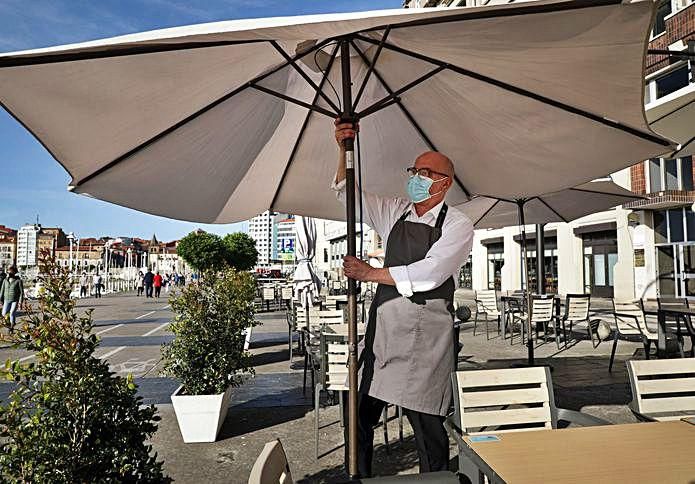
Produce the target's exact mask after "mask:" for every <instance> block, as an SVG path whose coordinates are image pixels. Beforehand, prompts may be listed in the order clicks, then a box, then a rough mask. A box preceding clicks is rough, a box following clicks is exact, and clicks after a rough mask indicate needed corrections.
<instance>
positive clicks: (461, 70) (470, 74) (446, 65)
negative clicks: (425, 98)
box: [355, 34, 671, 146]
mask: <svg viewBox="0 0 695 484" xmlns="http://www.w3.org/2000/svg"><path fill="white" fill-rule="evenodd" d="M355 37H356V38H358V39H359V40H362V41H364V42H368V43H370V44H376V43H377V42H378V41H376V40H374V39H371V38H369V37H365V36H363V35H360V34H356V35H355ZM384 48H386V49H389V50H392V51H394V52H398V53H399V54H404V55H407V56H410V57H413V58H415V59H419V60H422V61H425V62H429V63H430V64H434V65H436V66H440V67H444V68H446V69H449V70H451V71H453V72H455V73H457V74H461V75H463V76H467V77H470V78H472V79H476V80H478V81H481V82H485V83H487V84H490V85H493V86H495V87H499V88H501V89H504V90H505V91H509V92H513V93H514V94H518V95H520V96H524V97H528V98H530V99H534V100H536V101H539V102H542V103H544V104H548V105H550V106H553V107H555V108H558V109H562V110H563V111H567V112H569V113H572V114H576V115H579V116H582V117H585V118H587V119H590V120H592V121H596V122H598V123H601V124H604V125H606V126H609V127H611V128H614V129H618V130H621V131H624V132H626V133H629V134H631V135H633V136H636V137H639V138H642V139H644V140H647V141H650V142H652V143H656V144H659V145H662V146H670V144H671V143H670V142H668V141H666V140H664V139H662V138H660V137H658V136H655V135H653V134H649V133H645V132H643V131H640V130H639V129H636V128H632V127H630V126H627V125H624V124H620V123H619V122H617V121H613V120H611V119H608V118H605V117H603V116H600V115H598V114H594V113H591V112H589V111H585V110H584V109H581V108H577V107H575V106H571V105H569V104H565V103H563V102H561V101H557V100H555V99H551V98H549V97H546V96H543V95H541V94H538V93H535V92H532V91H528V90H526V89H523V88H521V87H518V86H514V85H512V84H508V83H506V82H503V81H500V80H498V79H493V78H491V77H488V76H485V75H483V74H479V73H477V72H474V71H471V70H469V69H464V68H463V67H459V66H456V65H454V64H449V63H447V62H444V61H441V60H439V59H435V58H433V57H429V56H427V55H424V54H420V53H418V52H415V51H411V50H408V49H404V48H402V47H398V46H396V45H393V44H389V43H388V42H385V43H384Z"/></svg>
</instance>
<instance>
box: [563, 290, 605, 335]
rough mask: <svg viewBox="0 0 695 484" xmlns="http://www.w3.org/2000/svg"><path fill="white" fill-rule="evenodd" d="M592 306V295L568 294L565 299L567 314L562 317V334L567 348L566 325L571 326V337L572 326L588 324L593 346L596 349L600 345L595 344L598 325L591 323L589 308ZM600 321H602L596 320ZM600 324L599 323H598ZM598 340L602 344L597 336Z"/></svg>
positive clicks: (587, 327) (587, 328)
mask: <svg viewBox="0 0 695 484" xmlns="http://www.w3.org/2000/svg"><path fill="white" fill-rule="evenodd" d="M590 306H591V295H590V294H567V296H566V297H565V314H564V315H563V316H562V320H561V322H562V334H563V337H564V340H565V346H567V333H566V331H565V330H566V324H567V323H568V322H569V325H570V331H569V333H570V336H571V335H572V326H573V325H575V324H579V323H586V330H587V333H588V334H589V339H591V344H592V345H593V347H594V348H596V347H597V346H598V343H594V333H596V327H595V326H596V325H595V324H593V322H590V321H589V308H590ZM595 321H600V320H595ZM596 324H598V323H596ZM596 338H597V340H598V342H599V343H600V342H601V339H600V338H599V337H598V335H597V337H596Z"/></svg>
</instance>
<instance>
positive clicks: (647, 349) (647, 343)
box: [643, 338, 652, 359]
mask: <svg viewBox="0 0 695 484" xmlns="http://www.w3.org/2000/svg"><path fill="white" fill-rule="evenodd" d="M643 343H644V353H645V356H646V357H647V359H649V356H650V355H649V353H651V351H650V350H651V347H652V342H651V341H649V340H648V339H647V338H644V341H643Z"/></svg>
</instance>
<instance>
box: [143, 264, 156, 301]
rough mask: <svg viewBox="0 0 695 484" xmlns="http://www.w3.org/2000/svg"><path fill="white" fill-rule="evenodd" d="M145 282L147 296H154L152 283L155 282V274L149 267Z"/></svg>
mask: <svg viewBox="0 0 695 484" xmlns="http://www.w3.org/2000/svg"><path fill="white" fill-rule="evenodd" d="M143 282H144V283H145V297H152V284H154V274H152V271H151V270H150V269H149V268H148V269H147V272H146V273H145V277H144V278H143Z"/></svg>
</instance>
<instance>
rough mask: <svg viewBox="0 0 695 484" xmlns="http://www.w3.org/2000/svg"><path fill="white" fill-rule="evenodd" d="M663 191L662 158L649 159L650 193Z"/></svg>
mask: <svg viewBox="0 0 695 484" xmlns="http://www.w3.org/2000/svg"><path fill="white" fill-rule="evenodd" d="M659 191H661V160H660V159H659V158H652V159H651V160H649V193H654V192H659Z"/></svg>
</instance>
